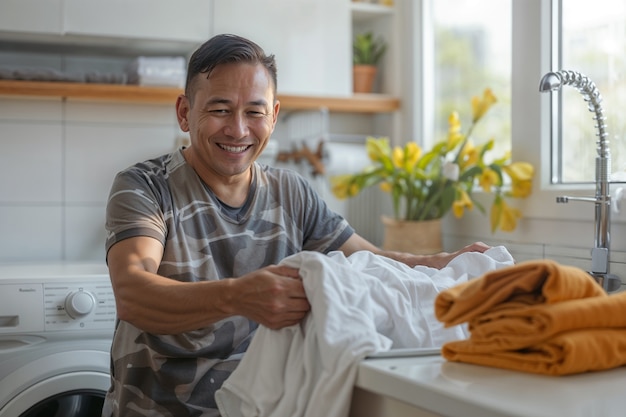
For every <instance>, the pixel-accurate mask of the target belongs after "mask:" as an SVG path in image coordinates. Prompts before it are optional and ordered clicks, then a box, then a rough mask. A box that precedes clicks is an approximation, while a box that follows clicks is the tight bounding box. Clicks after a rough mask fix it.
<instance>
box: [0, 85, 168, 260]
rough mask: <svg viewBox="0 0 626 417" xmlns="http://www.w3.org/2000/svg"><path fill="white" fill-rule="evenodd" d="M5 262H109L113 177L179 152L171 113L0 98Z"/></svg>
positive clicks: (159, 108) (0, 247)
mask: <svg viewBox="0 0 626 417" xmlns="http://www.w3.org/2000/svg"><path fill="white" fill-rule="evenodd" d="M0 132H1V133H0V149H2V151H1V152H0V232H1V236H2V238H1V239H0V261H1V262H7V261H56V260H70V261H104V210H105V203H106V199H107V196H108V192H109V187H110V185H111V181H112V180H113V176H114V175H115V173H116V172H118V171H119V170H121V169H123V168H125V167H127V166H128V165H130V164H132V163H134V162H138V161H141V160H144V159H148V158H150V157H153V156H157V155H159V154H162V153H165V152H169V151H171V150H172V149H174V147H175V140H176V139H177V138H178V137H179V129H178V125H177V124H176V119H175V114H174V106H173V105H171V106H170V105H133V104H122V103H95V102H88V101H71V100H70V101H63V100H61V99H48V100H40V99H23V98H8V97H2V98H0Z"/></svg>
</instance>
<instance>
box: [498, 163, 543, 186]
mask: <svg viewBox="0 0 626 417" xmlns="http://www.w3.org/2000/svg"><path fill="white" fill-rule="evenodd" d="M502 169H503V170H504V171H505V172H506V173H507V174H508V175H509V177H511V180H513V181H530V180H532V178H533V175H534V174H535V168H534V167H533V166H532V164H530V163H528V162H513V163H512V164H510V165H505V166H503V167H502Z"/></svg>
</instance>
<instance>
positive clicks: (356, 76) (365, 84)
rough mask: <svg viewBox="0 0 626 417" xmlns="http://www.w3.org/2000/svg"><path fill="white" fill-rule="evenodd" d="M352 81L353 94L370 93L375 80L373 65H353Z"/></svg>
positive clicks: (374, 67)
mask: <svg viewBox="0 0 626 417" xmlns="http://www.w3.org/2000/svg"><path fill="white" fill-rule="evenodd" d="M352 69H353V71H352V81H353V85H354V92H355V93H371V92H372V90H373V88H374V81H375V80H376V71H377V68H376V66H374V65H354V66H353V67H352Z"/></svg>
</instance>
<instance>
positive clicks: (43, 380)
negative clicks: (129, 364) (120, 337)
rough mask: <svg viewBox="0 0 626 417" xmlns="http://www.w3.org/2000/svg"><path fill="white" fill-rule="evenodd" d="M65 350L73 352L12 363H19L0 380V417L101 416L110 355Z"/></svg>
mask: <svg viewBox="0 0 626 417" xmlns="http://www.w3.org/2000/svg"><path fill="white" fill-rule="evenodd" d="M68 347H74V348H76V346H73V345H71V346H67V345H62V346H60V347H59V348H58V349H56V348H55V350H61V349H62V350H64V351H62V352H58V351H56V352H54V353H51V352H50V351H46V352H45V354H42V353H43V352H41V351H39V352H34V353H33V356H35V357H30V358H29V357H28V355H19V356H16V358H15V360H14V361H11V362H13V363H15V362H18V363H17V364H16V365H14V368H13V370H12V372H10V373H5V374H3V375H1V378H0V417H87V416H89V417H98V416H100V414H101V413H102V405H103V403H104V396H105V394H106V391H107V390H108V389H109V386H110V385H111V379H110V377H109V369H108V365H109V355H108V353H107V352H105V351H103V350H77V349H74V350H72V349H67V348H68ZM64 348H65V349H64ZM66 349H67V350H66ZM18 358H19V359H18ZM28 359H30V360H28Z"/></svg>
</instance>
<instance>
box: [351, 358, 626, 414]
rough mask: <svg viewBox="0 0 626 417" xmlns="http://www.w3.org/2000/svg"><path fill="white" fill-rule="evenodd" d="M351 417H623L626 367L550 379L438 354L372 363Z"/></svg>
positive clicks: (363, 371) (362, 373)
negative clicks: (451, 360)
mask: <svg viewBox="0 0 626 417" xmlns="http://www.w3.org/2000/svg"><path fill="white" fill-rule="evenodd" d="M355 385H356V388H355V390H354V395H353V400H352V408H351V413H350V416H351V417H374V416H381V417H382V416H394V417H402V416H412V417H418V416H422V417H433V416H446V417H503V416H507V417H553V416H554V417H558V416H568V417H590V416H598V417H618V416H620V417H621V416H624V415H625V413H626V411H625V410H626V395H625V391H626V367H621V368H616V369H612V370H608V371H602V372H591V373H584V374H576V375H569V376H545V375H537V374H531V373H523V372H515V371H508V370H504V369H500V368H491V367H485V366H478V365H471V364H465V363H456V362H448V361H446V360H445V359H444V358H442V357H441V356H439V355H432V356H419V357H404V358H382V359H366V360H364V361H363V362H362V363H361V364H360V365H359V371H358V376H357V380H356V384H355Z"/></svg>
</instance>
